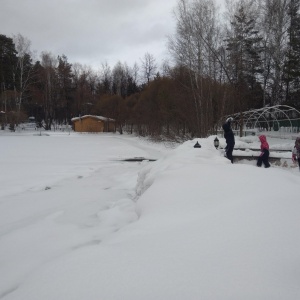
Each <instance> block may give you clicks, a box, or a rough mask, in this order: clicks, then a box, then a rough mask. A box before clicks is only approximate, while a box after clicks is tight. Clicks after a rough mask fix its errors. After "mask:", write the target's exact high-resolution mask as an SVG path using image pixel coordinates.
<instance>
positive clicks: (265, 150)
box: [256, 135, 270, 168]
mask: <svg viewBox="0 0 300 300" xmlns="http://www.w3.org/2000/svg"><path fill="white" fill-rule="evenodd" d="M258 138H259V140H260V143H261V144H260V150H261V153H260V156H259V157H258V159H257V164H256V165H257V166H258V167H261V165H262V163H263V164H264V165H265V168H269V167H270V164H269V155H270V152H269V144H268V142H267V138H266V136H265V135H261V136H259V137H258Z"/></svg>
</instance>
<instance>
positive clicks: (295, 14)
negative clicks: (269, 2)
mask: <svg viewBox="0 0 300 300" xmlns="http://www.w3.org/2000/svg"><path fill="white" fill-rule="evenodd" d="M299 8H300V0H291V2H290V7H289V11H288V14H289V17H290V26H289V29H288V33H289V37H288V39H289V42H288V48H287V54H286V61H285V65H284V75H283V78H284V82H285V84H286V101H287V103H290V104H292V105H295V106H297V107H300V100H299V96H300V81H299V77H300V15H299Z"/></svg>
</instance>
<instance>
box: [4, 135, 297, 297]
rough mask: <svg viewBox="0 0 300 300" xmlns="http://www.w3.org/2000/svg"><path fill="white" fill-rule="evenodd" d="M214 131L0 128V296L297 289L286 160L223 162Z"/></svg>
mask: <svg viewBox="0 0 300 300" xmlns="http://www.w3.org/2000/svg"><path fill="white" fill-rule="evenodd" d="M285 137H286V136H285ZM214 138H215V136H212V137H209V138H207V139H195V140H192V141H188V142H185V143H183V144H181V145H177V146H176V147H174V148H172V147H170V146H169V145H165V144H154V143H150V142H147V141H145V140H142V139H139V138H136V137H132V136H128V135H118V134H76V133H73V132H71V134H68V133H67V132H50V133H48V135H41V136H39V135H34V132H28V131H26V132H15V133H7V132H0V140H1V156H0V166H1V172H0V186H1V189H0V278H1V280H0V299H1V300H2V299H5V300H17V299H18V300H41V299H43V300H54V299H55V300H77V299H78V300H82V299H88V300H153V299H155V300H176V299H178V300H182V299H189V300H199V299H205V300H207V299H211V300H219V299H220V300H226V299H228V300H234V299H236V300H240V299H243V300H247V299H249V300H253V299H255V300H260V299H261V300H266V299H272V300H276V299H278V300H279V299H282V300H296V299H300V284H299V282H300V250H299V249H300V234H299V225H300V218H299V213H300V200H299V191H298V190H299V186H300V172H299V170H298V168H297V167H294V166H293V165H292V163H290V164H289V166H288V168H281V167H277V166H272V167H271V168H269V169H264V168H257V167H255V166H254V164H255V162H253V161H252V162H247V161H243V162H242V163H239V164H233V165H232V164H231V163H230V162H229V161H228V160H227V159H226V158H224V157H223V156H222V153H221V151H220V150H216V149H215V148H214V146H213V140H214ZM196 141H199V143H200V144H201V146H202V148H200V149H198V148H193V146H194V144H195V143H196ZM268 141H269V143H270V146H271V149H272V148H273V149H286V148H287V147H289V148H290V149H292V147H293V144H294V141H293V140H292V138H291V137H287V138H285V139H282V137H280V138H278V137H276V136H275V137H272V138H271V137H269V138H268ZM220 142H221V145H222V144H223V145H224V144H225V143H224V139H222V138H220ZM246 144H247V145H248V146H249V145H251V147H252V148H256V147H259V142H258V138H257V137H255V136H254V137H252V136H251V137H246V138H237V142H236V145H237V146H239V147H242V146H243V145H244V146H245V145H246ZM244 153H245V151H244ZM285 155H286V156H287V158H288V157H289V156H290V153H287V154H285ZM133 157H145V158H149V159H150V158H151V159H157V161H155V162H149V161H143V162H125V161H123V159H126V158H133Z"/></svg>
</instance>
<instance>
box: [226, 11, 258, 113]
mask: <svg viewBox="0 0 300 300" xmlns="http://www.w3.org/2000/svg"><path fill="white" fill-rule="evenodd" d="M231 25H232V32H230V33H229V37H228V38H227V39H226V42H227V52H228V70H229V72H230V74H231V79H232V82H233V83H234V84H235V87H236V89H237V90H239V93H240V95H241V93H243V94H244V95H248V97H247V98H248V100H247V102H248V103H247V102H246V103H245V102H244V103H240V109H243V110H244V109H248V108H249V107H255V106H256V105H258V106H260V103H257V102H258V101H259V102H260V100H261V99H262V95H261V92H262V91H261V88H260V85H259V75H260V74H261V73H262V69H261V57H260V54H261V51H262V48H261V45H260V42H261V37H260V36H259V34H258V31H257V30H255V21H254V19H253V18H251V16H250V15H247V14H246V12H245V10H244V7H243V6H242V5H241V6H240V7H239V9H238V11H237V14H236V15H235V16H234V20H233V21H232V22H231ZM257 93H258V94H259V95H258V96H257ZM240 97H241V96H240Z"/></svg>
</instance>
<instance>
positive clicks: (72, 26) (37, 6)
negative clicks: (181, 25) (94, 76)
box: [0, 0, 178, 69]
mask: <svg viewBox="0 0 300 300" xmlns="http://www.w3.org/2000/svg"><path fill="white" fill-rule="evenodd" d="M177 3H178V0H0V34H4V35H6V36H8V37H12V36H13V35H17V34H19V33H20V34H21V35H23V36H24V37H26V38H28V39H29V40H30V41H31V43H32V44H31V50H36V53H37V58H39V55H40V53H41V52H42V51H47V52H51V53H52V54H54V55H55V56H57V55H62V54H65V55H66V56H67V58H68V61H69V62H70V63H75V62H78V63H81V64H86V65H90V66H92V67H93V68H95V69H98V68H99V67H100V65H101V63H104V62H107V63H108V64H109V65H110V66H111V67H113V66H114V65H115V64H116V63H117V62H118V61H121V62H122V63H124V62H126V63H127V64H128V65H129V66H131V67H132V66H133V65H134V63H135V62H137V63H138V64H140V62H141V59H142V58H143V57H144V55H145V53H146V52H148V53H150V54H152V55H153V56H154V57H155V59H156V61H157V62H158V63H161V62H162V60H163V59H165V58H167V55H168V51H167V35H170V34H172V33H173V32H174V28H175V20H174V17H173V13H172V12H173V10H174V8H175V7H176V6H177Z"/></svg>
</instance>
